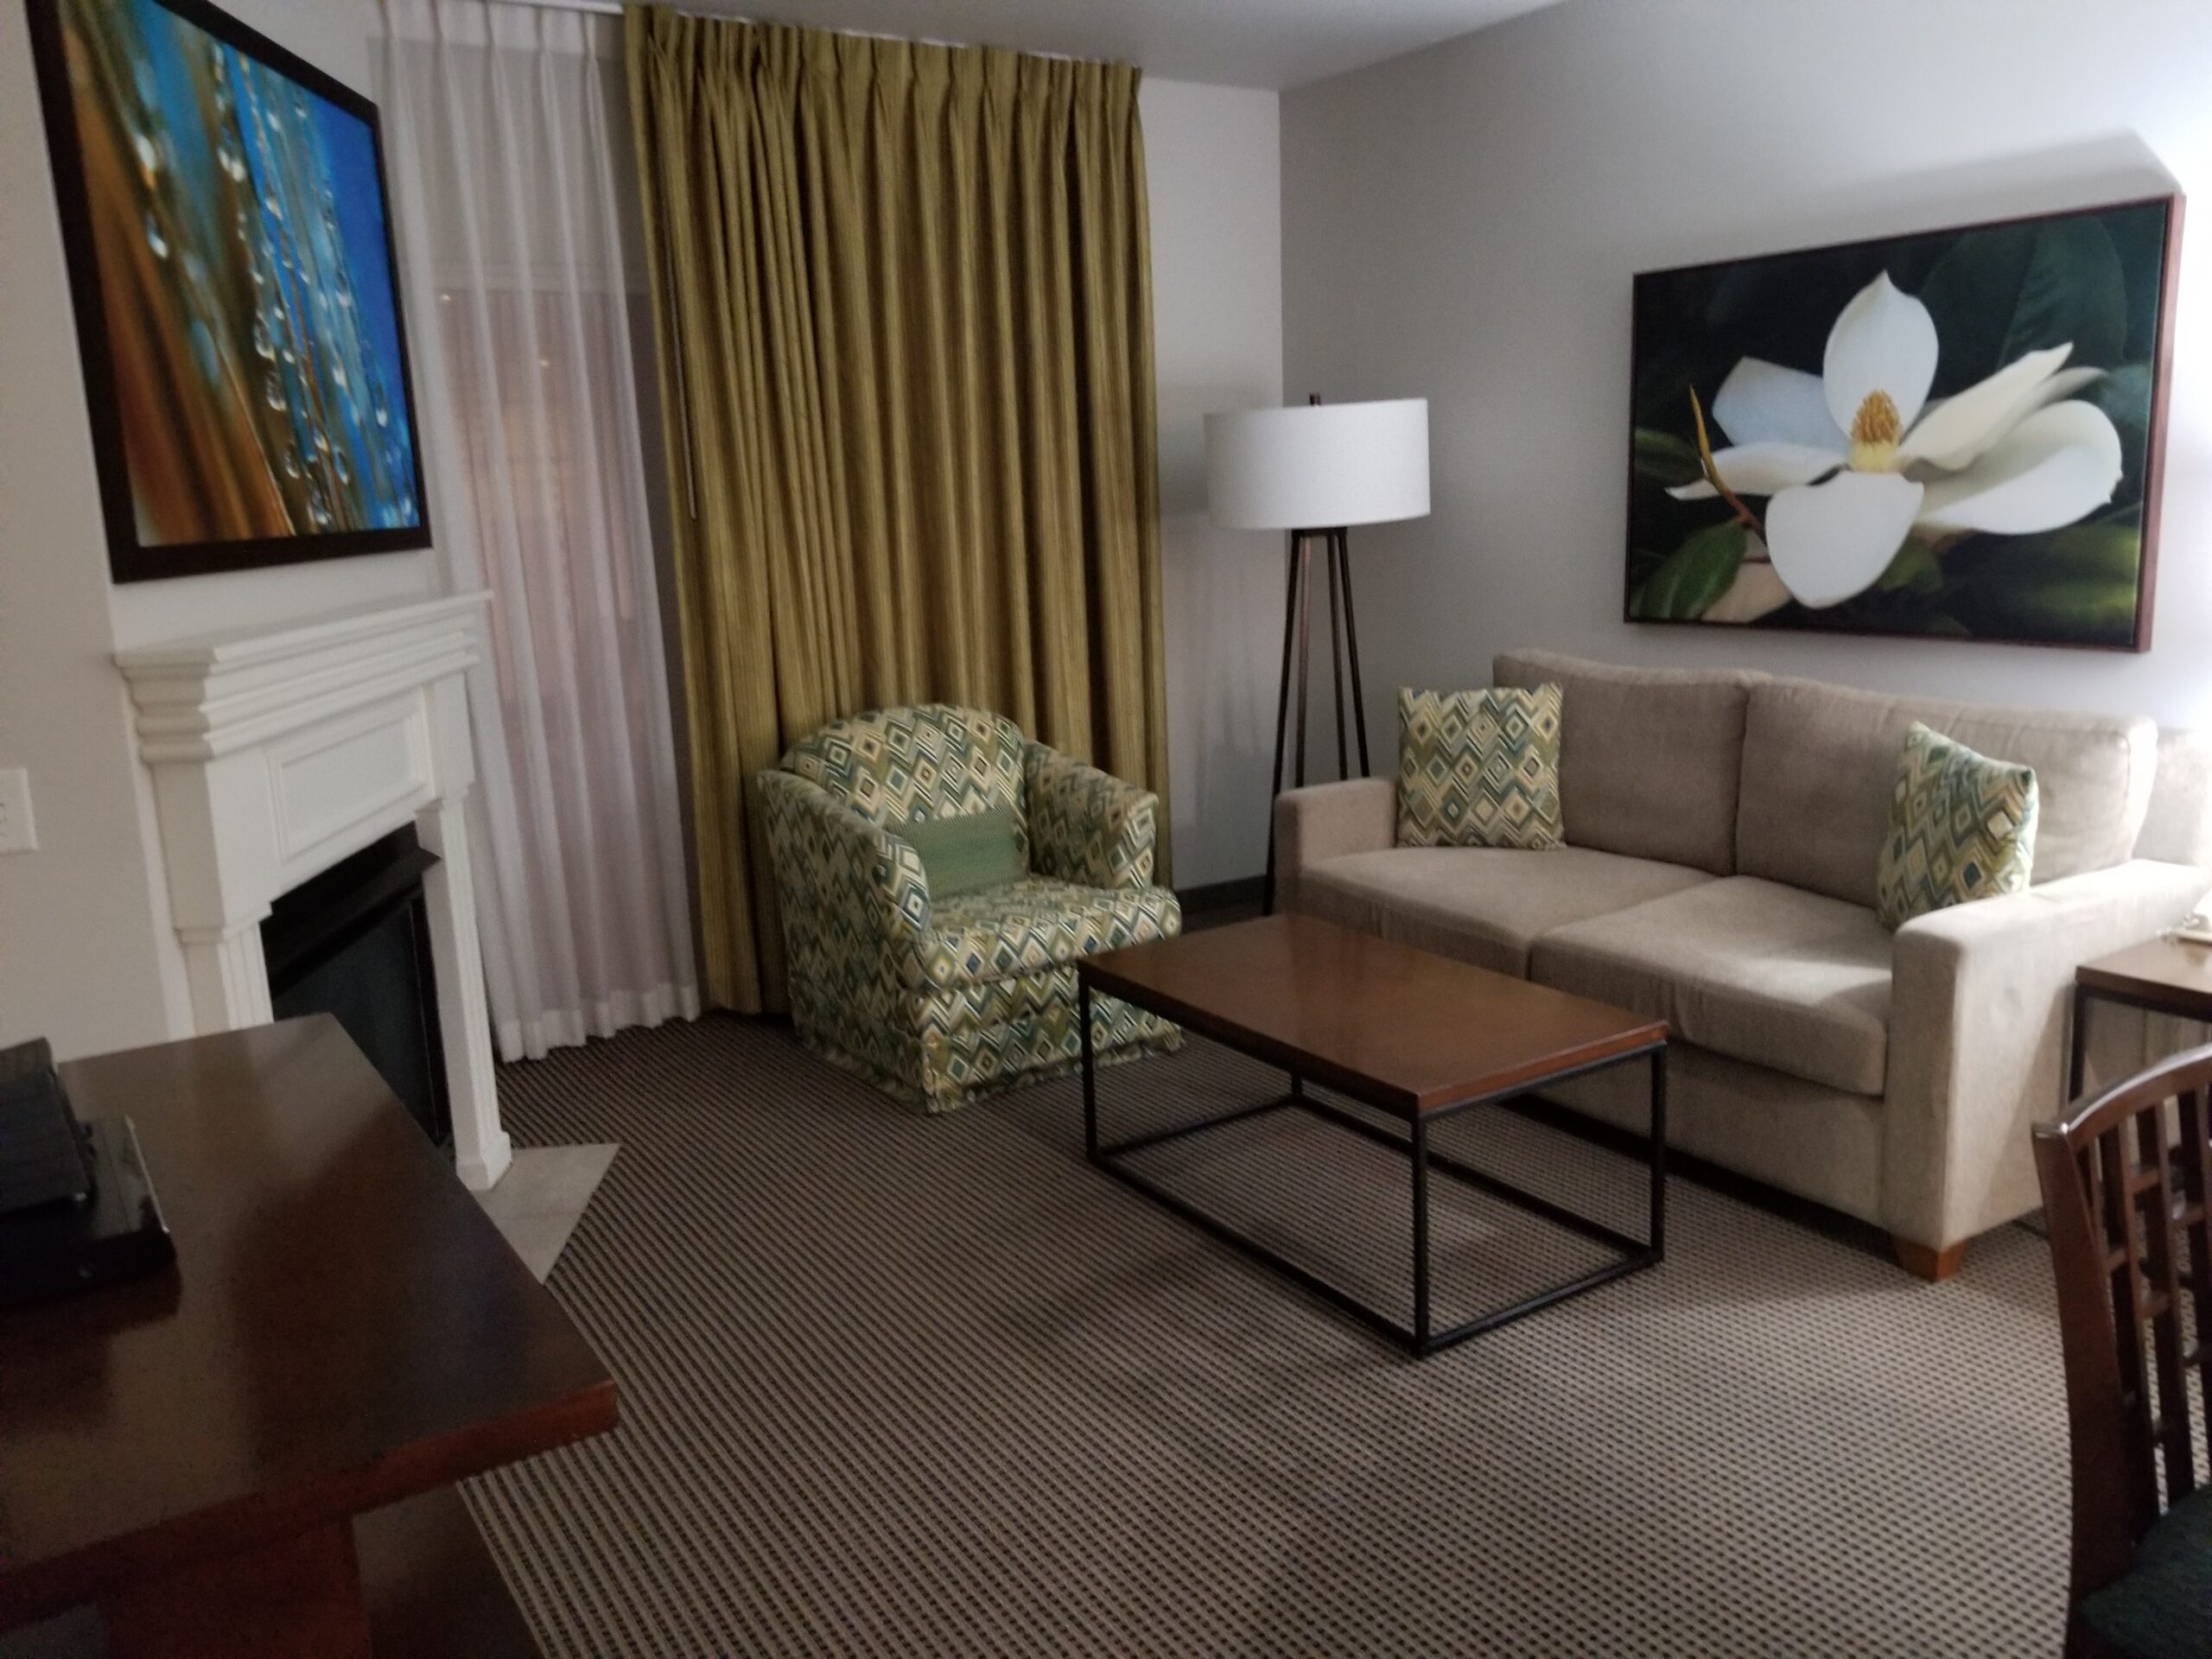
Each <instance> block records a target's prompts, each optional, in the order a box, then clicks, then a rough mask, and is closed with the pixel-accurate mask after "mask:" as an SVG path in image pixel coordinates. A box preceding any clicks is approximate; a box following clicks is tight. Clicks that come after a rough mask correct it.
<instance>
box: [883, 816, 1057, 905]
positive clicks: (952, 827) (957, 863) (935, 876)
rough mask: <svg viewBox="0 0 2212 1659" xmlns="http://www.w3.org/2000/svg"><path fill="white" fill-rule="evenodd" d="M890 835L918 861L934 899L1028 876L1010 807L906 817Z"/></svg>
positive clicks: (1024, 845)
mask: <svg viewBox="0 0 2212 1659" xmlns="http://www.w3.org/2000/svg"><path fill="white" fill-rule="evenodd" d="M891 833H892V834H893V835H894V836H898V837H899V839H900V840H902V841H904V842H906V843H907V845H909V846H910V847H912V849H914V852H915V855H916V856H918V858H920V860H921V861H922V880H925V881H926V882H927V883H928V884H929V889H930V897H931V899H957V898H958V897H959V896H960V895H961V894H962V893H980V892H982V890H983V889H984V888H986V887H1004V886H1005V885H1006V884H1007V882H1009V881H1019V880H1021V878H1022V877H1023V876H1025V875H1027V874H1029V846H1028V841H1027V836H1026V835H1025V834H1024V832H1023V829H1022V825H1021V814H1020V813H1019V812H1017V811H1015V810H1014V809H1013V808H1012V807H1010V806H994V807H990V808H988V809H987V810H984V811H982V812H960V813H950V814H947V815H946V816H945V817H940V818H909V819H907V820H906V822H905V823H894V824H893V825H892V826H891Z"/></svg>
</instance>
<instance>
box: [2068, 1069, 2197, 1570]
mask: <svg viewBox="0 0 2212 1659" xmlns="http://www.w3.org/2000/svg"><path fill="white" fill-rule="evenodd" d="M2209 1091H2212V1048H2202V1049H2197V1050H2195V1051H2193V1052H2190V1053H2187V1054H2183V1055H2178V1056H2177V1057H2176V1058H2173V1059H2171V1060H2168V1061H2166V1062H2165V1063H2164V1065H2158V1066H2154V1067H2152V1069H2151V1070H2150V1071H2145V1072H2144V1073H2143V1074H2142V1075H2141V1076H2140V1077H2133V1078H2131V1079H2130V1080H2129V1081H2127V1082H2126V1083H2123V1084H2120V1085H2118V1086H2117V1087H2115V1088H2113V1089H2109V1090H2106V1091H2105V1092H2104V1093H2103V1094H2101V1095H2100V1096H2097V1097H2096V1098H2095V1099H2094V1100H2091V1101H2089V1102H2087V1103H2082V1104H2081V1105H2079V1106H2077V1107H2076V1108H2075V1110H2074V1112H2073V1113H2072V1115H2071V1116H2069V1117H2068V1118H2066V1119H2065V1120H2064V1121H2063V1122H2056V1123H2046V1124H2043V1125H2041V1126H2039V1127H2038V1128H2037V1130H2036V1132H2035V1150H2036V1167H2037V1173H2038V1174H2039V1176H2040V1177H2041V1179H2042V1182H2043V1194H2044V1219H2045V1221H2046V1223H2047V1224H2048V1228H2049V1231H2050V1252H2051V1268H2052V1272H2053V1274H2054V1275H2055V1277H2056V1281H2057V1286H2058V1315H2059V1328H2060V1333H2061V1338H2062V1341H2063V1348H2064V1353H2065V1362H2066V1395H2067V1416H2068V1426H2069V1434H2070V1439H2071V1441H2072V1450H2073V1466H2074V1551H2073V1574H2072V1577H2073V1585H2072V1590H2073V1595H2074V1599H2075V1600H2076V1601H2078V1600H2079V1599H2080V1598H2081V1597H2082V1596H2083V1595H2085V1594H2087V1593H2088V1592H2090V1591H2092V1590H2095V1589H2098V1588H2101V1586H2104V1585H2106V1584H2108V1583H2110V1582H2112V1580H2114V1579H2116V1578H2118V1577H2119V1576H2120V1574H2121V1573H2124V1572H2126V1570H2127V1566H2128V1562H2129V1560H2130V1559H2131V1557H2132V1556H2133V1553H2134V1548H2135V1545H2136V1543H2137V1541H2139V1540H2140V1539H2141V1537H2142V1535H2144V1533H2145V1532H2146V1531H2147V1530H2149V1529H2150V1526H2151V1523H2152V1522H2154V1521H2155V1520H2157V1519H2158V1514H2159V1510H2160V1497H2159V1494H2160V1485H2161V1483H2160V1479H2159V1477H2160V1474H2161V1473H2162V1472H2163V1474H2164V1501H2165V1502H2166V1503H2172V1502H2174V1501H2175V1500H2176V1499H2177V1498H2180V1497H2183V1496H2185V1495H2186V1494H2188V1493H2190V1492H2191V1491H2195V1490H2196V1484H2197V1478H2196V1427H2195V1421H2194V1417H2195V1414H2192V1412H2191V1409H2190V1396H2191V1393H2192V1389H2191V1388H2190V1376H2189V1373H2190V1370H2195V1371H2196V1388H2195V1390H2194V1392H2195V1393H2196V1397H2197V1400H2198V1402H2199V1403H2200V1404H2201V1405H2202V1407H2203V1408H2206V1410H2207V1411H2212V1351H2208V1347H2207V1344H2208V1343H2212V1225H2208V1221H2207V1213H2208V1195H2212V1120H2209V1119H2208V1107H2212V1092H2209ZM2170 1110H2171V1118H2170V1115H2169V1114H2170ZM2169 1122H2171V1123H2172V1124H2173V1125H2174V1126H2175V1128H2176V1130H2177V1133H2176V1134H2174V1135H2171V1138H2170V1135H2169V1127H2168V1126H2169ZM2184 1291H2186V1292H2187V1298H2186V1300H2184V1296H2183V1292H2184ZM2193 1339H2194V1340H2193ZM2207 1421H2212V1418H2208V1419H2207Z"/></svg>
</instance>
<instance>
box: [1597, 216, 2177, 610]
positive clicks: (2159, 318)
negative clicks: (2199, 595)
mask: <svg viewBox="0 0 2212 1659" xmlns="http://www.w3.org/2000/svg"><path fill="white" fill-rule="evenodd" d="M2184 207H2185V200H2184V198H2183V194H2182V193H2181V192H2179V191H2171V192H2167V193H2164V194H2155V195H2146V196H2140V197H2131V198H2127V199H2125V200H2113V201H2107V202H2099V203H2092V204H2089V205H2087V206H2083V207H2073V208H2066V209H2061V210H2056V211H2053V212H2050V213H2024V214H2016V215H2012V216H2010V217H2006V218H1999V219H1985V220H1979V221H1974V222H1971V223H1967V224H1961V225H1954V226H1942V227H1939V228H1937V229H1934V230H1931V231H1927V232H1901V233H1899V234H1897V235H1892V236H1884V237H1872V238H1856V239H1852V240H1847V241H1839V242H1833V243H1827V244H1822V245H1816V246H1811V247H1805V248H1797V249H1790V250H1787V251H1781V252H1777V253H1771V254H1753V255H1745V256H1743V257H1738V258H1732V259H1722V260H1713V261H1704V262H1700V263H1697V264H1688V265H1678V266H1670V267H1665V268H1662V269H1656V270H1646V271H1639V272H1637V274H1636V277H1635V280H1634V290H1633V301H1632V304H1631V317H1630V374H1629V381H1630V391H1629V397H1630V421H1629V424H1630V456H1629V471H1628V488H1627V514H1626V522H1625V526H1624V542H1625V552H1626V569H1625V571H1624V584H1623V590H1622V620H1624V622H1629V623H1636V624H1642V625H1647V626H1676V627H1749V628H1752V629H1757V630H1760V631H1786V632H1833V633H1841V634H1846V635H1850V636H1857V637H1874V638H1892V639H1955V640H1959V641H1961V642H1971V643H1980V644H2005V645H2034V646H2044V647H2062V648H2071V649H2080V650H2094V651H2112V652H2147V651H2149V650H2150V649H2151V644H2152V619H2153V610H2154V605H2155V601H2156V594H2157V583H2158V524H2159V508H2160V499H2161V495H2162V484H2163V474H2164V451H2165V426H2166V410H2167V404H2168V399H2169V397H2170V396H2171V386H2172V378H2173V377H2172V366H2173V339H2174V311H2175V305H2176V301H2177V295H2178V288H2179V282H2178V279H2179V275H2180V267H2181V251H2182V226H2183V209H2184ZM2148 208H2156V209H2158V210H2159V211H2160V213H2161V214H2162V215H2163V217H2162V219H2161V232H2160V234H2161V238H2162V243H2163V245H2162V247H2161V248H2160V250H2159V252H2158V259H2157V264H2156V270H2157V285H2158V291H2157V301H2156V315H2155V317H2154V318H2153V319H2152V324H2151V338H2150V340H2148V342H2147V352H2146V354H2145V365H2146V366H2147V369H2148V373H2149V382H2150V384H2149V387H2148V393H2147V400H2146V406H2145V418H2144V424H2143V428H2142V435H2141V447H2140V454H2139V458H2138V464H2139V469H2140V470H2139V479H2140V482H2139V497H2140V500H2139V513H2140V519H2139V537H2140V543H2139V561H2138V563H2137V565H2136V574H2135V591H2134V602H2133V612H2132V617H2131V618H2130V619H2129V620H2128V621H2127V624H2126V628H2125V630H2124V633H2123V632H2122V630H2120V629H2119V628H2113V629H2111V630H2109V633H2110V637H2101V638H2087V637H2084V638H2075V637H2057V636H2052V637H2043V636H2038V635H2037V634H2035V633H2033V632H1995V631H1981V630H1967V631H1963V632H1958V631H1950V630H1947V629H1943V628H1940V627H1936V626H1926V627H1919V626H1880V625H1879V624H1878V623H1875V624H1872V625H1869V623H1867V622H1866V621H1865V620H1859V619H1853V618H1837V619H1833V620H1829V619H1822V618H1819V617H1818V616H1816V615H1815V614H1813V613H1807V612H1805V611H1803V610H1802V609H1801V607H1797V606H1796V605H1794V604H1793V605H1791V606H1789V607H1786V609H1785V611H1784V612H1783V613H1779V614H1777V617H1776V618H1775V619H1774V620H1766V619H1761V620H1756V621H1753V622H1750V623H1748V624H1747V623H1745V622H1742V621H1737V620H1724V619H1718V618H1707V617H1705V616H1703V615H1701V614H1662V613H1658V612H1660V611H1662V610H1663V609H1664V608H1666V607H1663V606H1662V605H1658V604H1655V603H1653V602H1652V601H1651V598H1650V596H1649V593H1648V592H1647V591H1645V590H1644V582H1645V581H1646V580H1648V579H1649V577H1650V576H1651V575H1653V574H1654V571H1655V569H1656V564H1655V554H1654V550H1651V549H1649V548H1644V549H1643V550H1639V547H1638V536H1639V532H1640V531H1643V530H1645V528H1646V524H1645V521H1646V519H1647V518H1649V511H1650V505H1651V502H1652V496H1651V494H1650V492H1651V490H1652V488H1653V478H1654V473H1655V471H1656V467H1655V458H1654V457H1653V456H1652V455H1651V454H1649V453H1648V448H1649V442H1650V440H1651V438H1652V434H1651V432H1650V431H1649V430H1648V429H1646V427H1645V424H1644V423H1645V421H1646V419H1647V416H1648V415H1649V408H1648V404H1649V396H1648V391H1649V389H1648V386H1647V385H1646V381H1645V375H1646V372H1647V365H1648V364H1649V361H1650V355H1649V354H1650V353H1651V351H1652V349H1653V342H1652V340H1650V339H1649V337H1648V335H1649V324H1648V313H1649V309H1650V308H1651V307H1650V302H1649V298H1648V286H1649V285H1651V284H1655V283H1664V282H1670V281H1674V282H1679V281H1681V280H1683V279H1690V280H1692V281H1696V280H1700V279H1704V278H1707V277H1716V276H1718V275H1719V274H1720V273H1725V272H1730V271H1732V270H1740V269H1742V268H1746V267H1767V268H1771V269H1773V270H1783V271H1787V270H1790V269H1792V268H1793V267H1794V268H1795V269H1796V270H1800V271H1802V270H1808V269H1809V268H1812V267H1815V266H1817V264H1819V263H1820V262H1822V261H1828V262H1839V261H1842V262H1847V261H1850V260H1852V259H1853V258H1858V259H1861V260H1864V259H1866V257H1869V256H1871V255H1872V254H1874V253H1875V252H1876V251H1879V250H1885V249H1890V248H1893V247H1902V246H1906V245H1923V244H1934V243H1936V242H1939V241H1942V240H1945V239H1948V238H1960V237H1964V236H1967V235H1970V234H1972V233H1974V232H1995V231H2004V230H2008V229H2013V228H2018V227H2037V226H2044V225H2046V224H2050V223H2053V222H2056V221H2066V220H2074V219H2086V218H2094V217H2099V216H2102V215H2108V214H2113V213H2126V212H2129V211H2133V210H2140V209H2148ZM1745 354H1746V355H1756V354H1757V353H1745ZM1788 366H1796V367H1802V366H1803V365H1802V363H1800V364H1793V365H1788ZM2069 366H2071V365H2069ZM2094 366H2100V367H2101V366H2105V365H2094ZM1815 368H1817V365H1815ZM1714 379H1715V383H1714V384H1713V385H1701V387H1700V390H1701V391H1702V392H1703V393H1704V394H1705V397H1706V400H1707V401H1706V402H1705V404H1704V408H1703V413H1704V416H1705V418H1706V420H1707V422H1712V421H1713V409H1712V402H1711V395H1712V393H1713V391H1714V390H1715V389H1716V386H1717V377H1715V378H1714ZM1662 437H1663V435H1662ZM1727 441H1728V440H1727V438H1726V436H1724V435H1723V434H1722V433H1721V431H1720V430H1719V428H1718V426H1717V424H1715V425H1714V427H1713V430H1712V433H1711V443H1712V445H1713V448H1715V449H1716V450H1717V449H1719V448H1720V447H1721V446H1722V445H1723V444H1724V443H1726V442H1727ZM1664 459H1666V460H1669V461H1672V460H1674V459H1675V458H1674V457H1668V458H1664ZM1687 464H1688V465H1690V466H1692V467H1694V466H1695V465H1696V464H1697V463H1696V461H1695V460H1694V451H1693V452H1692V458H1691V459H1690V461H1688V463H1687ZM1691 476H1693V477H1694V476H1695V474H1694V473H1693V474H1691ZM1990 539H2002V538H1998V537H1991V538H1990Z"/></svg>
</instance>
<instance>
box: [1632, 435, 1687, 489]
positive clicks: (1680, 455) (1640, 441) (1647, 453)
mask: <svg viewBox="0 0 2212 1659" xmlns="http://www.w3.org/2000/svg"><path fill="white" fill-rule="evenodd" d="M1636 475H1637V477H1638V478H1643V479H1649V480H1650V481H1651V482H1653V483H1654V484H1656V485H1659V486H1661V487H1662V488H1664V489H1669V490H1671V489H1674V488H1675V487H1676V486H1678V485H1682V484H1694V483H1695V482H1696V481H1697V480H1699V479H1700V477H1702V476H1703V475H1704V474H1703V472H1702V470H1701V469H1700V467H1699V466H1698V460H1697V446H1696V445H1695V444H1694V443H1692V442H1690V441H1689V440H1688V439H1687V438H1678V437H1676V436H1675V435H1674V434H1673V433H1672V432H1661V431H1658V430H1656V429H1654V428H1651V427H1648V426H1639V427H1637V429H1636Z"/></svg>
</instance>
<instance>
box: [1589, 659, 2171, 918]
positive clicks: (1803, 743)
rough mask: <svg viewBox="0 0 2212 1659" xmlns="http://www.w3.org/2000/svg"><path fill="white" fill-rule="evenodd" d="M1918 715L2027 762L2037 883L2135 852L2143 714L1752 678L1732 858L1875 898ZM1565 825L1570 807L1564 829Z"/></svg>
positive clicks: (2146, 762)
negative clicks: (1986, 703)
mask: <svg viewBox="0 0 2212 1659" xmlns="http://www.w3.org/2000/svg"><path fill="white" fill-rule="evenodd" d="M1914 721H1920V722H1922V723H1923V724H1924V725H1926V726H1929V727H1931V728H1934V729H1935V730H1936V731H1938V732H1941V733H1942V734H1943V735H1944V736H1946V737H1948V738H1951V739H1953V740H1954V741H1957V742H1960V743H1963V744H1965V745H1966V746H1967V747H1969V748H1972V749H1977V750H1979V751H1980V753H1983V754H1986V755H1987V756H1989V757H1990V758H1991V759H1992V760H2006V761H2012V762H2013V763H2015V764H2017V765H2020V766H2032V767H2034V768H2035V773H2036V783H2037V797H2038V805H2039V820H2038V823H2037V831H2036V848H2035V864H2034V879H2035V880H2037V882H2044V881H2056V880H2059V879H2060V878H2062V877H2063V876H2069V875H2080V874H2084V873H2085V872H2087V871H2090V870H2102V869H2109V868H2112V866H2113V865H2115V864H2120V863H2124V862H2126V860H2127V859H2128V858H2129V857H2131V856H2132V855H2133V852H2134V849H2135V841H2136V837H2137V836H2138V835H2139V833H2140V832H2141V830H2142V828H2143V819H2144V815H2145V812H2147V811H2148V810H2149V807H2150V799H2151V781H2152V776H2153V774H2154V772H2155V771H2156V769H2157V766H2158V728H2157V726H2156V725H2155V724H2153V723H2152V721H2149V720H2147V719H2145V718H2143V717H2141V716H2137V715H2092V714H2068V713H2038V712H2036V711H2033V710H2029V709H1994V708H1984V707H1980V706H1977V705H1975V704H1973V703H1963V702H1948V701H1943V700H1940V699H1936V698H1929V697H1892V696H1881V695H1880V694H1878V693H1876V692H1872V691H1858V690H1850V689H1848V688H1847V687H1844V686H1839V685H1826V684H1822V683H1819V682H1817V681H1813V680H1790V679H1770V680H1761V681H1758V682H1757V683H1754V684H1753V685H1752V686H1751V705H1750V710H1749V717H1748V719H1747V721H1746V722H1745V731H1744V776H1743V804H1742V808H1741V810H1740V811H1739V813H1738V819H1737V826H1736V861H1737V867H1738V869H1740V870H1741V871H1742V872H1743V874H1745V875H1757V876H1764V878H1766V879H1767V880H1770V881H1786V882H1788V883H1789V885H1790V886H1792V887H1804V888H1806V889H1808V891H1810V892H1813V893H1827V895H1828V896H1829V897H1831V898H1834V899H1849V900H1850V901H1851V902H1852V903H1853V904H1859V905H1869V906H1871V905H1872V904H1873V903H1874V902H1875V898H1876V894H1875V870H1876V868H1877V867H1878V864H1879V863H1880V861H1881V852H1882V841H1883V838H1884V836H1885V835H1886V834H1887V833H1888V828H1889V812H1890V798H1891V791H1892V790H1893V789H1894V787H1895V785H1896V782H1897V757H1898V755H1899V754H1900V753H1902V752H1903V750H1904V738H1905V734H1906V732H1907V731H1909V730H1910V728H1911V727H1912V723H1913V722H1914ZM1573 829H1574V821H1573V818H1572V817H1569V818H1568V820H1567V832H1568V835H1569V836H1572V835H1573Z"/></svg>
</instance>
